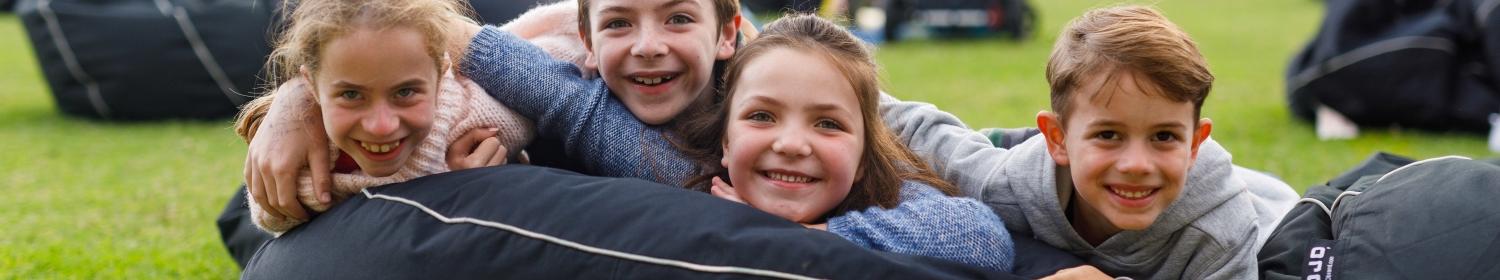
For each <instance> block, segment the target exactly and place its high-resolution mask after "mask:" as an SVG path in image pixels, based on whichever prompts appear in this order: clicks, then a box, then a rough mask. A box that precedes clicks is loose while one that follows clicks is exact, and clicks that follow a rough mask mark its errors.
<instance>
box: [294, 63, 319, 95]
mask: <svg viewBox="0 0 1500 280" xmlns="http://www.w3.org/2000/svg"><path fill="white" fill-rule="evenodd" d="M297 74H299V75H298V76H301V77H302V82H303V83H304V84H306V85H307V94H308V95H312V96H310V97H312V100H313V101H314V102H317V101H318V85H317V84H313V79H312V71H308V70H307V65H306V64H303V65H299V66H297Z"/></svg>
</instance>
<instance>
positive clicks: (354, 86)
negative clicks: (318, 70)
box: [333, 81, 369, 90]
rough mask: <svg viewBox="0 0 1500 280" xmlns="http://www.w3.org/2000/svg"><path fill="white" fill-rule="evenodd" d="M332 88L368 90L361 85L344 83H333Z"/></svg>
mask: <svg viewBox="0 0 1500 280" xmlns="http://www.w3.org/2000/svg"><path fill="white" fill-rule="evenodd" d="M333 87H336V88H352V89H357V90H366V89H369V88H366V87H365V86H362V85H359V84H355V83H350V82H346V81H337V82H333Z"/></svg>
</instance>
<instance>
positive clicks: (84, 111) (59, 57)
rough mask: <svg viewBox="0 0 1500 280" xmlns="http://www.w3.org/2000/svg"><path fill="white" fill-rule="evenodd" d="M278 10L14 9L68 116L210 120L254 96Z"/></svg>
mask: <svg viewBox="0 0 1500 280" xmlns="http://www.w3.org/2000/svg"><path fill="white" fill-rule="evenodd" d="M275 3H276V1H271V0H218V1H212V0H201V1H193V0H162V1H87V0H20V1H18V2H16V4H15V5H16V6H15V12H16V14H17V15H18V16H19V17H20V19H21V23H22V25H23V26H24V27H25V29H26V33H27V34H28V35H29V37H30V39H31V44H32V49H33V50H34V51H35V52H36V57H37V60H38V62H40V64H41V69H42V74H43V75H44V76H45V77H46V79H47V85H48V86H50V87H51V89H52V95H53V99H54V100H55V101H56V103H57V105H58V108H59V109H60V110H61V111H62V112H63V113H64V114H67V115H73V116H83V117H89V118H99V119H112V120H151V119H178V118H188V119H210V118H222V117H228V116H232V115H234V114H235V113H236V112H238V106H239V105H240V104H243V103H244V102H248V101H249V100H251V99H254V98H255V95H254V93H255V92H256V90H255V88H256V86H257V85H258V84H257V83H259V82H260V81H259V80H258V79H257V77H256V76H257V75H258V74H259V73H260V69H261V65H262V64H264V63H265V61H266V55H267V54H268V53H270V47H269V45H268V44H267V38H268V35H267V34H268V33H267V31H266V28H267V27H268V26H269V25H270V23H271V22H272V17H273V14H272V12H273V11H274V8H275V5H278V4H275Z"/></svg>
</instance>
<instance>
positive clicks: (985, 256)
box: [828, 182, 1015, 272]
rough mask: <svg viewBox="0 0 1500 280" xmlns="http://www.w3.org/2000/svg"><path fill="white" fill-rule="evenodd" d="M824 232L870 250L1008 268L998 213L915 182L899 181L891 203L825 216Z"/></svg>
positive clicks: (1011, 252) (1010, 248) (1010, 258)
mask: <svg viewBox="0 0 1500 280" xmlns="http://www.w3.org/2000/svg"><path fill="white" fill-rule="evenodd" d="M828 231H829V232H832V233H834V234H838V235H839V236H841V237H844V239H848V240H849V241H852V242H854V243H855V244H859V245H860V246H864V247H867V248H870V249H874V250H880V251H886V252H894V253H903V254H911V255H920V256H929V257H936V258H941V259H947V260H952V261H957V262H962V263H966V264H970V265H976V266H980V267H985V268H989V269H994V270H997V271H1006V272H1009V271H1011V270H1012V268H1013V265H1014V263H1015V261H1014V260H1015V247H1014V244H1012V243H1011V239H1010V233H1009V232H1007V231H1006V230H1005V224H1004V223H1002V222H1001V221H1000V217H999V216H996V215H995V213H993V212H991V211H990V209H989V207H985V206H984V205H983V204H980V203H979V201H975V200H973V199H969V198H963V197H950V196H946V195H943V194H942V193H941V192H938V190H937V189H934V188H932V187H931V186H927V185H924V184H920V183H912V182H907V183H904V184H902V186H901V204H899V205H898V206H897V207H896V208H891V209H883V208H880V207H870V208H869V209H866V210H862V211H851V212H848V213H845V214H844V215H841V216H837V217H833V218H832V219H829V221H828Z"/></svg>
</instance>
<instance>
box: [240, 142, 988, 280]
mask: <svg viewBox="0 0 1500 280" xmlns="http://www.w3.org/2000/svg"><path fill="white" fill-rule="evenodd" d="M242 277H243V278H246V279H376V278H378V279H406V278H423V279H468V278H517V279H600V278H623V279H664V278H666V279H676V278H695V279H696V278H746V277H757V278H760V277H769V278H803V277H808V278H823V279H827V278H838V279H871V278H881V279H948V278H969V279H972V278H1013V277H1014V276H1011V275H1005V274H998V273H995V272H990V271H986V270H984V269H981V268H976V267H969V266H966V265H962V264H958V263H952V262H947V261H943V260H938V259H932V258H925V257H917V256H908V255H899V254H890V253H883V252H876V251H870V250H866V249H864V248H860V247H857V246H855V245H853V244H851V243H849V242H847V241H845V240H843V239H841V238H839V237H838V236H836V235H833V234H830V233H827V232H823V231H817V230H811V229H806V228H803V227H802V226H801V225H798V224H795V223H792V222H790V221H787V220H785V219H781V218H779V217H776V216H772V215H769V214H766V213H764V212H761V211H760V210H756V209H753V208H750V207H747V206H744V205H741V204H736V203H733V202H729V201H725V200H722V199H719V198H716V197H712V196H709V195H707V194H703V193H699V192H693V191H688V190H684V189H681V188H675V187H668V186H663V185H660V184H656V183H652V182H647V181H643V180H638V179H620V178H603V177H590V176H583V175H578V174H576V173H572V172H569V171H564V170H559V169H550V168H542V167H535V166H526V165H507V166H500V167H491V168H480V169H471V170H464V171H459V172H451V173H445V174H438V175H433V176H427V177H423V178H418V179H416V180H412V181H409V182H405V183H400V184H394V185H388V186H382V187H376V188H370V189H368V190H367V191H366V193H364V194H360V195H356V196H354V198H352V199H350V200H348V201H345V202H343V203H341V204H339V205H338V206H336V207H334V208H333V209H331V210H330V211H329V212H325V213H323V214H322V215H321V216H319V217H318V218H316V219H313V220H312V221H311V222H309V223H307V224H304V225H302V226H300V227H298V228H296V229H293V230H292V231H290V232H288V233H287V234H286V235H283V236H281V237H280V238H277V239H272V240H271V241H269V242H267V243H265V245H263V246H262V247H261V248H260V250H259V252H258V253H256V255H255V256H254V257H253V258H251V259H250V261H249V263H248V264H247V265H246V267H245V270H244V274H243V275H242Z"/></svg>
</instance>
